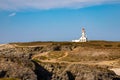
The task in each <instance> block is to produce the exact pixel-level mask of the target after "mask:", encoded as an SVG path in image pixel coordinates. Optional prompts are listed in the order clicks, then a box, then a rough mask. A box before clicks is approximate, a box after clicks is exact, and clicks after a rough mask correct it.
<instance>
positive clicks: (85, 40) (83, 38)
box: [72, 28, 87, 42]
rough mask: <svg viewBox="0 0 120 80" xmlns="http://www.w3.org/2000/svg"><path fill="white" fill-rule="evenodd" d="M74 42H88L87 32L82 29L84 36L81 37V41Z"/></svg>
mask: <svg viewBox="0 0 120 80" xmlns="http://www.w3.org/2000/svg"><path fill="white" fill-rule="evenodd" d="M72 42H87V36H86V32H85V29H84V28H82V35H81V37H80V39H78V40H72Z"/></svg>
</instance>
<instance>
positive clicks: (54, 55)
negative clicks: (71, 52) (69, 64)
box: [48, 51, 65, 59]
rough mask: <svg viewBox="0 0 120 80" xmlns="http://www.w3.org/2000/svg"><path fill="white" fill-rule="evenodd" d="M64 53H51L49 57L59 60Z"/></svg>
mask: <svg viewBox="0 0 120 80" xmlns="http://www.w3.org/2000/svg"><path fill="white" fill-rule="evenodd" d="M64 53H65V52H64V51H51V52H50V53H48V57H49V58H52V59H57V58H60V57H62V56H64Z"/></svg>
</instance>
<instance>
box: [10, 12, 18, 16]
mask: <svg viewBox="0 0 120 80" xmlns="http://www.w3.org/2000/svg"><path fill="white" fill-rule="evenodd" d="M15 15H16V13H15V12H14V13H11V14H9V15H8V16H10V17H12V16H15Z"/></svg>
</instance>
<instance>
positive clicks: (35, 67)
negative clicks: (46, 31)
mask: <svg viewBox="0 0 120 80" xmlns="http://www.w3.org/2000/svg"><path fill="white" fill-rule="evenodd" d="M72 49H73V46H59V45H54V46H51V45H50V46H47V47H42V46H39V47H11V46H10V47H9V46H7V48H1V49H0V78H3V77H7V78H9V77H10V78H11V77H12V78H19V79H21V80H120V77H119V76H117V75H116V74H115V73H114V72H113V71H110V70H108V69H107V68H106V67H99V66H91V65H82V64H74V63H54V64H53V63H42V62H40V63H39V64H38V63H37V62H36V61H33V60H31V56H32V55H33V54H35V53H36V52H47V51H62V50H63V51H70V50H72Z"/></svg>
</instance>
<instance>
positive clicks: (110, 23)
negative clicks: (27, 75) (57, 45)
mask: <svg viewBox="0 0 120 80" xmlns="http://www.w3.org/2000/svg"><path fill="white" fill-rule="evenodd" d="M29 1H31V2H29ZM40 1H41V0H36V2H32V0H21V1H19V2H16V1H15V0H3V1H0V43H9V42H27V41H71V40H73V39H79V38H80V36H81V28H82V27H84V28H85V29H86V32H87V36H88V39H89V40H108V41H120V1H119V0H114V1H112V0H83V1H82V0H61V1H59V0H51V2H49V0H45V2H40ZM22 3H24V4H22ZM15 4H16V5H15ZM18 4H19V5H18ZM11 5H12V6H11Z"/></svg>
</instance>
